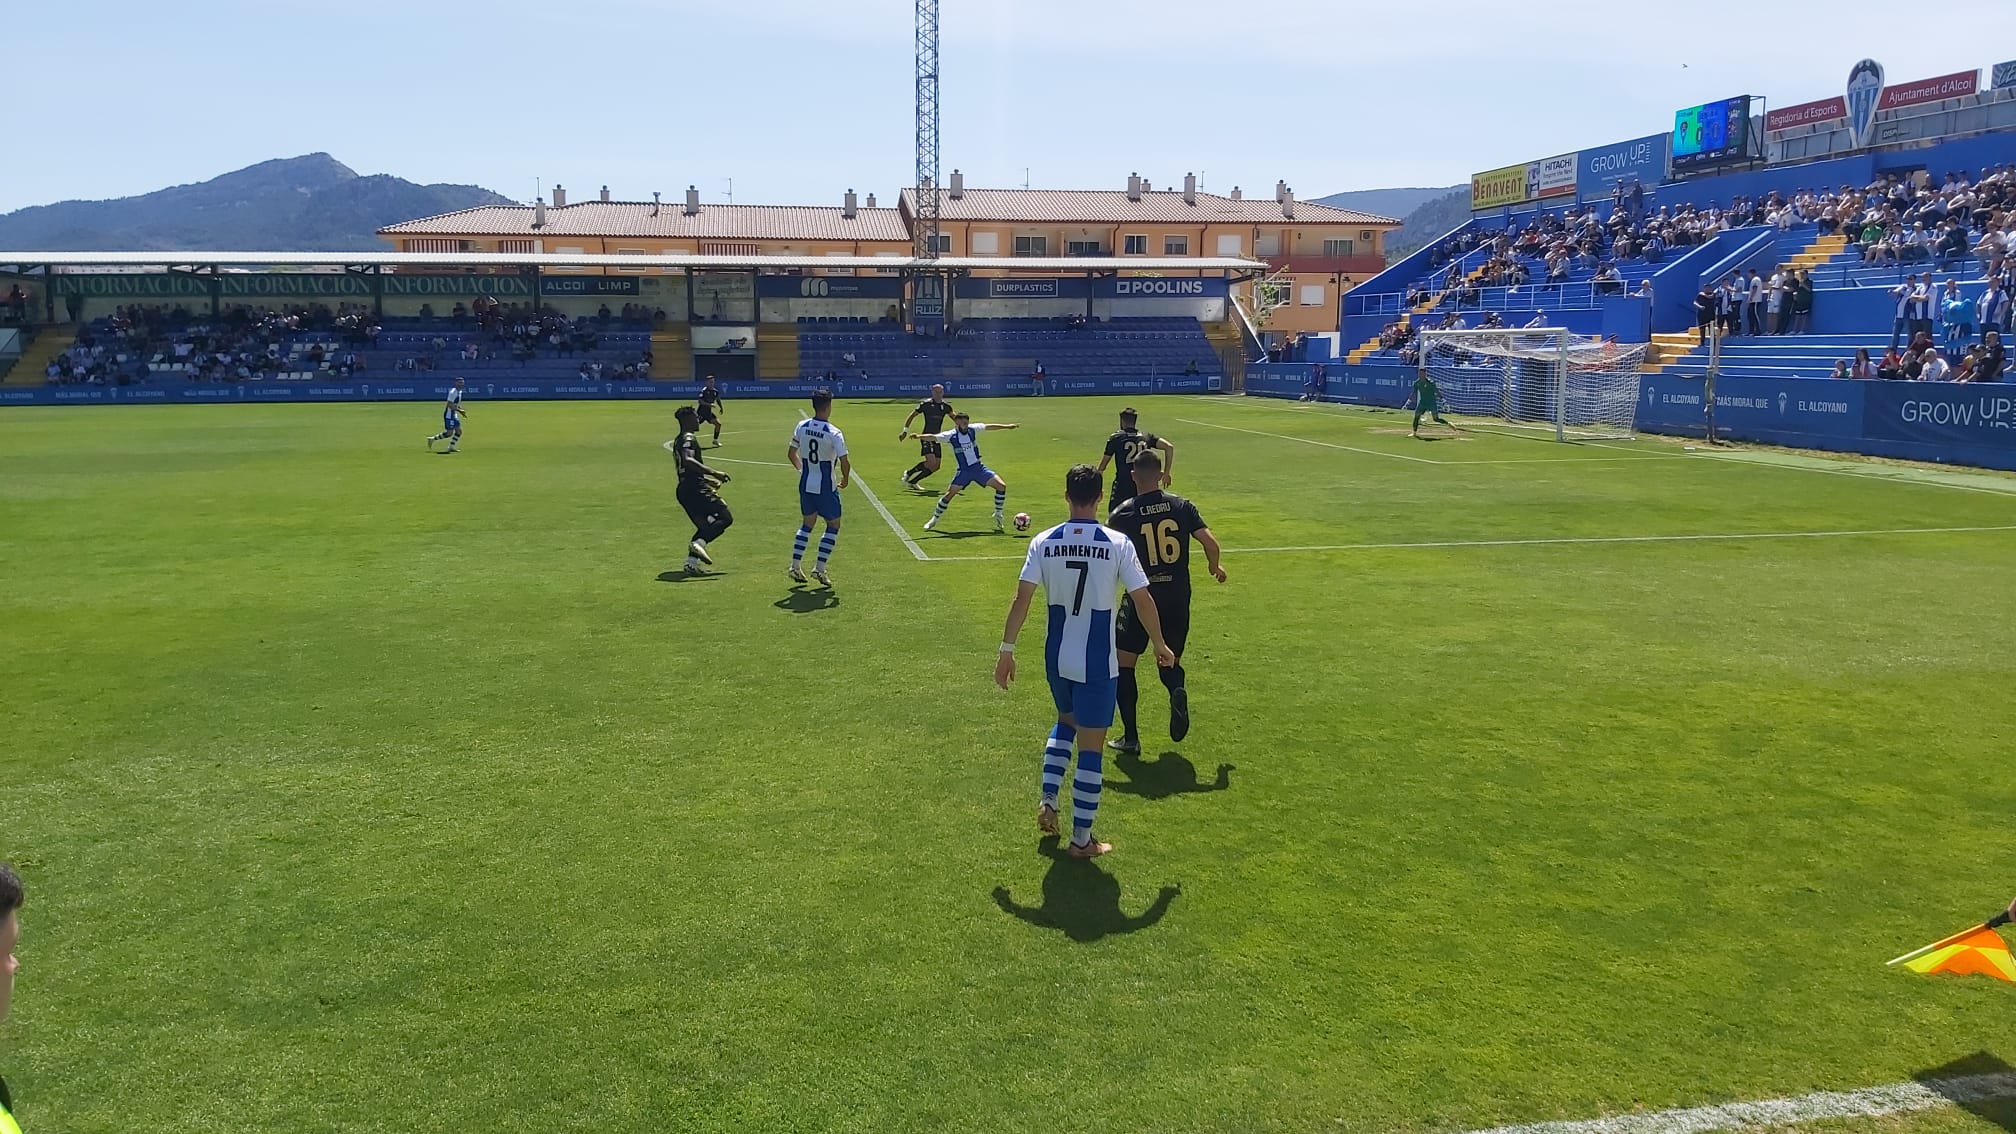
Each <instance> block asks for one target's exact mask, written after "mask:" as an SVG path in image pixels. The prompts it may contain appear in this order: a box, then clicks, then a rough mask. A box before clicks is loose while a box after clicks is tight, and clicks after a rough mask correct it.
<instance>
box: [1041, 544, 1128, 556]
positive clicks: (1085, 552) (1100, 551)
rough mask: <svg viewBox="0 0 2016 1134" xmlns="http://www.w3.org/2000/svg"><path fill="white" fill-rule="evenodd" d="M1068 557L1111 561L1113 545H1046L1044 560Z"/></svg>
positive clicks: (1044, 546) (1044, 547)
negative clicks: (1062, 556) (1061, 556)
mask: <svg viewBox="0 0 2016 1134" xmlns="http://www.w3.org/2000/svg"><path fill="white" fill-rule="evenodd" d="M1060 555H1068V556H1070V557H1071V558H1073V559H1111V558H1113V545H1112V544H1110V543H1046V544H1044V545H1043V558H1045V559H1055V558H1057V557H1058V556H1060Z"/></svg>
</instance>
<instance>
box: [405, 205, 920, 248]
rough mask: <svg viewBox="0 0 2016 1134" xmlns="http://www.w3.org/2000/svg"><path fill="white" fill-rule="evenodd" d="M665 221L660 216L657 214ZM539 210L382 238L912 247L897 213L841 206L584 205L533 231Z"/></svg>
mask: <svg viewBox="0 0 2016 1134" xmlns="http://www.w3.org/2000/svg"><path fill="white" fill-rule="evenodd" d="M654 208H655V209H656V210H657V215H656V216H653V215H652V210H653V209H654ZM533 219H534V208H533V206H531V205H479V206H477V207H476V208H473V209H462V210H460V211H459V212H453V213H442V214H441V215H439V216H432V217H422V218H420V219H419V220H410V221H402V222H400V223H399V224H393V225H387V226H385V227H384V228H381V229H379V230H378V232H379V235H381V236H516V237H528V236H536V237H540V238H560V237H570V236H571V237H604V236H607V237H621V236H648V237H659V238H666V239H675V240H676V239H680V238H685V239H689V240H878V241H894V242H896V243H899V244H908V243H909V242H910V230H909V228H908V227H907V226H906V225H905V224H904V221H903V218H902V216H901V215H900V213H899V212H898V210H896V209H865V208H864V209H860V210H858V211H857V213H856V215H855V216H854V217H853V218H852V219H849V218H848V217H847V216H846V214H845V211H844V210H842V209H840V208H837V207H827V206H812V205H701V206H700V211H699V212H698V213H696V214H694V215H693V216H690V217H689V216H687V215H686V214H685V212H684V206H683V204H682V203H681V202H679V201H666V202H665V203H663V204H662V205H654V204H652V203H651V202H649V201H577V202H574V203H572V204H568V205H563V206H559V207H557V208H556V207H554V206H551V205H549V206H547V208H546V224H545V226H544V227H543V228H534V227H532V222H533Z"/></svg>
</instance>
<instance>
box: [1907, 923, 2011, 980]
mask: <svg viewBox="0 0 2016 1134" xmlns="http://www.w3.org/2000/svg"><path fill="white" fill-rule="evenodd" d="M2000 920H2002V921H2005V922H2006V920H2007V919H2006V918H2005V919H2000ZM1889 963H1890V964H1893V965H1895V964H1899V963H1901V964H1902V965H1903V966H1904V967H1905V968H1907V969H1910V970H1911V971H1912V972H1914V973H1959V974H1961V975H1963V976H1964V975H1967V974H1970V973H1978V974H1980V975H1981V976H1990V977H1994V978H1995V979H1996V980H2006V981H2009V982H2010V983H2012V984H2016V957H2011V956H2010V955H2009V945H2008V943H2007V942H2005V941H2003V940H2002V935H2001V934H1999V933H1996V932H1995V930H1994V928H1993V927H1992V925H1991V923H1989V922H1983V923H1982V924H1980V925H1977V926H1974V927H1973V928H1971V929H1963V930H1961V931H1960V932H1958V933H1956V934H1954V935H1953V936H1951V937H1946V938H1941V939H1940V940H1938V941H1934V942H1933V943H1932V944H1930V945H1927V946H1925V947H1924V948H1922V949H1914V950H1912V951H1911V952H1909V953H1906V954H1904V955H1903V956H1901V957H1898V958H1896V959H1895V960H1892V961H1890V962H1889Z"/></svg>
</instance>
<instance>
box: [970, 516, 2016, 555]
mask: <svg viewBox="0 0 2016 1134" xmlns="http://www.w3.org/2000/svg"><path fill="white" fill-rule="evenodd" d="M1969 532H2016V524H1988V525H1980V526H1972V527H1955V528H1866V529H1858V530H1849V531H1828V532H1709V533H1701V534H1692V535H1637V536H1551V537H1547V538H1542V539H1450V540H1424V541H1420V542H1414V543H1329V544H1305V545H1298V546H1293V547H1228V548H1226V549H1225V554H1227V555H1261V554H1269V553H1275V552H1286V551H1410V550H1417V549H1418V550H1435V549H1441V548H1460V547H1545V546H1550V545H1558V544H1584V543H1703V542H1712V541H1718V540H1746V539H1839V538H1845V537H1849V536H1886V535H1947V534H1964V533H1969ZM1020 558H1022V556H1019V555H954V556H947V557H941V558H936V559H933V560H932V562H934V563H959V562H966V561H973V562H979V561H985V560H992V559H1020Z"/></svg>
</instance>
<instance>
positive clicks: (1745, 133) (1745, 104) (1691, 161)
mask: <svg viewBox="0 0 2016 1134" xmlns="http://www.w3.org/2000/svg"><path fill="white" fill-rule="evenodd" d="M1749 156H1750V96H1749V95H1740V96H1738V97H1736V98H1731V99H1723V100H1722V101H1720V102H1710V103H1704V104H1703V105H1701V106H1690V107H1688V108H1687V109H1685V110H1681V111H1677V112H1675V113H1674V115H1673V168H1674V169H1675V170H1682V169H1698V168H1701V167H1703V166H1713V165H1726V164H1729V163H1731V162H1738V161H1743V160H1745V159H1746V158H1748V157H1749Z"/></svg>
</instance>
